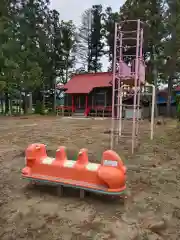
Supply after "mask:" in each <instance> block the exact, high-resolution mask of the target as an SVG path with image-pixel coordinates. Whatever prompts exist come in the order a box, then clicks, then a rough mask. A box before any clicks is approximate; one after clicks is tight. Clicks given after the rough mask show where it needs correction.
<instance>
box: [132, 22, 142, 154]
mask: <svg viewBox="0 0 180 240" xmlns="http://www.w3.org/2000/svg"><path fill="white" fill-rule="evenodd" d="M139 32H140V19H139V20H138V21H137V40H136V62H135V84H134V87H135V89H134V103H133V129H132V154H133V153H134V147H135V134H136V107H137V81H138V66H139V64H138V62H139V57H138V56H139V35H140V34H139Z"/></svg>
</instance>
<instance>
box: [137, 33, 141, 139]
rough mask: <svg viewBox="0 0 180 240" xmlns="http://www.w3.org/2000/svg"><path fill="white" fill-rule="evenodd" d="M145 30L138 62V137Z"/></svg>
mask: <svg viewBox="0 0 180 240" xmlns="http://www.w3.org/2000/svg"><path fill="white" fill-rule="evenodd" d="M142 49H143V29H141V31H140V53H139V62H138V100H137V104H138V106H137V122H136V136H137V135H138V133H139V113H140V100H141V78H140V71H141V64H142V58H143V50H142Z"/></svg>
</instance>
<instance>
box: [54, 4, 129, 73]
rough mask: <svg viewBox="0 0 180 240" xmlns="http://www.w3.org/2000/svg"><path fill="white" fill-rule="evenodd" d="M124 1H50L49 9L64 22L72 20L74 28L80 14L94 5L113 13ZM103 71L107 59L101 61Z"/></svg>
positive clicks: (77, 24)
mask: <svg viewBox="0 0 180 240" xmlns="http://www.w3.org/2000/svg"><path fill="white" fill-rule="evenodd" d="M124 2H125V0H51V8H52V9H55V10H57V11H58V12H59V13H60V19H61V20H64V21H69V20H73V22H74V24H75V25H76V26H79V25H80V23H81V16H82V13H83V12H84V11H85V10H86V9H88V8H90V7H92V5H95V4H101V5H102V6H103V8H104V9H105V8H106V7H108V6H111V8H112V10H113V11H119V8H120V6H121V5H123V3H124ZM102 63H103V69H102V70H103V71H106V70H107V67H108V59H107V58H106V57H104V58H103V59H102Z"/></svg>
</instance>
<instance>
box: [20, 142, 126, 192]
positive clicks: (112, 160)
mask: <svg viewBox="0 0 180 240" xmlns="http://www.w3.org/2000/svg"><path fill="white" fill-rule="evenodd" d="M22 177H23V178H26V179H28V180H30V181H33V182H43V183H44V184H45V183H47V184H56V185H59V186H60V187H61V186H69V187H73V188H79V189H80V190H83V191H84V190H86V191H92V192H96V193H99V194H106V195H112V196H115V195H121V194H122V193H123V192H124V190H125V189H126V167H125V166H124V164H123V162H122V160H121V159H120V157H119V156H118V154H117V153H115V152H114V151H112V150H108V151H105V152H104V153H103V156H102V161H101V163H100V164H97V163H91V162H89V161H88V153H87V149H81V150H80V152H79V154H78V157H77V160H76V161H73V160H68V159H67V156H66V151H65V147H63V146H62V147H59V148H58V150H57V151H56V156H55V158H50V157H48V156H47V153H46V146H45V145H44V144H39V143H38V144H32V145H30V146H29V147H28V148H27V149H26V167H25V168H23V170H22ZM81 192H82V191H81Z"/></svg>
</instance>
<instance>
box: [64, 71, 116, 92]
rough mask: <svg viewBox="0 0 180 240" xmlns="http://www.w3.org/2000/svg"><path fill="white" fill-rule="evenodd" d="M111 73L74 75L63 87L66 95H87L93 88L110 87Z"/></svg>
mask: <svg viewBox="0 0 180 240" xmlns="http://www.w3.org/2000/svg"><path fill="white" fill-rule="evenodd" d="M111 81H112V73H109V72H103V73H102V72H101V73H87V74H77V75H74V76H73V77H72V78H71V79H70V80H69V82H67V83H66V84H65V85H64V88H65V89H67V91H66V93H70V94H71V93H89V92H91V91H92V90H93V88H98V87H111V86H112V85H111V83H110V82H111Z"/></svg>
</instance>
